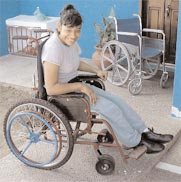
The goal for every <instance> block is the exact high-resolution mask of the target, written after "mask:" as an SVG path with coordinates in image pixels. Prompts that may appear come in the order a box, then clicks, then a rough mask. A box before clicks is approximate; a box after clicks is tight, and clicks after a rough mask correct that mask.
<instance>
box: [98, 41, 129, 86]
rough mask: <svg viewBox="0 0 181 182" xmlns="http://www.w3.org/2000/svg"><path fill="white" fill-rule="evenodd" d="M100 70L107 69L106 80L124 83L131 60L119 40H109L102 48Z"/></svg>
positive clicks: (115, 83)
mask: <svg viewBox="0 0 181 182" xmlns="http://www.w3.org/2000/svg"><path fill="white" fill-rule="evenodd" d="M101 67H102V70H106V71H108V78H107V79H108V81H109V82H111V83H112V84H113V85H116V86H121V85H123V84H125V83H126V82H127V80H128V78H129V76H130V72H131V61H130V58H129V54H128V51H127V49H126V47H125V46H124V45H123V44H122V43H121V42H119V41H116V40H112V41H109V42H108V43H107V44H105V46H104V47H103V48H102V53H101Z"/></svg>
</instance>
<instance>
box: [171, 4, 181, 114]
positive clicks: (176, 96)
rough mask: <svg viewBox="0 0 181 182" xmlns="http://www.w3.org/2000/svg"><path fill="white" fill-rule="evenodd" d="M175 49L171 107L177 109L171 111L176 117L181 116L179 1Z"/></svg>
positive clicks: (180, 25)
mask: <svg viewBox="0 0 181 182" xmlns="http://www.w3.org/2000/svg"><path fill="white" fill-rule="evenodd" d="M177 31H178V32H177V51H176V63H175V77H174V92H173V107H174V108H176V109H177V113H175V112H173V114H174V115H176V116H177V117H178V116H179V117H181V51H180V50H181V42H180V41H179V40H181V3H179V15H178V29H177ZM174 111H175V110H174Z"/></svg>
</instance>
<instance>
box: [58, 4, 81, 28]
mask: <svg viewBox="0 0 181 182" xmlns="http://www.w3.org/2000/svg"><path fill="white" fill-rule="evenodd" d="M60 23H61V24H62V25H70V26H71V27H74V26H79V25H81V24H82V17H81V15H80V13H79V12H78V11H77V10H76V9H75V8H74V6H73V5H71V4H68V5H67V6H65V7H64V8H63V10H62V12H61V13H60Z"/></svg>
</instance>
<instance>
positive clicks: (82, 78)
mask: <svg viewBox="0 0 181 182" xmlns="http://www.w3.org/2000/svg"><path fill="white" fill-rule="evenodd" d="M78 78H79V79H80V80H87V79H91V80H95V79H100V77H99V76H97V75H84V74H80V75H78Z"/></svg>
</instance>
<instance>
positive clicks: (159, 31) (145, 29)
mask: <svg viewBox="0 0 181 182" xmlns="http://www.w3.org/2000/svg"><path fill="white" fill-rule="evenodd" d="M142 31H143V32H150V33H159V34H162V35H163V36H165V33H164V32H163V30H159V29H152V28H143V30H142Z"/></svg>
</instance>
